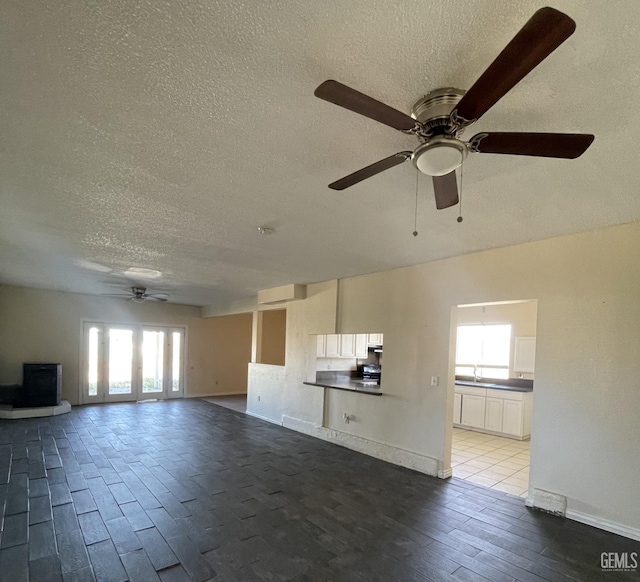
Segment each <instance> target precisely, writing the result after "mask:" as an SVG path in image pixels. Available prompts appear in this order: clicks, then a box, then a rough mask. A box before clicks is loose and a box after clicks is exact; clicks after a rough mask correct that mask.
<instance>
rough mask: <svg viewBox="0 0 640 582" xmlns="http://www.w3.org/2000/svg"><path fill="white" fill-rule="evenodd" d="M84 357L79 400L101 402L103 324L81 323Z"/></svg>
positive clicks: (85, 402)
mask: <svg viewBox="0 0 640 582" xmlns="http://www.w3.org/2000/svg"><path fill="white" fill-rule="evenodd" d="M83 337H84V343H83V345H84V359H83V367H82V382H81V383H80V390H81V394H80V402H81V403H82V404H88V403H90V402H102V392H103V389H102V386H103V373H102V372H103V367H104V349H103V348H104V345H103V344H104V325H103V324H101V323H94V322H85V323H84V325H83Z"/></svg>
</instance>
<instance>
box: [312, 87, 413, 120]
mask: <svg viewBox="0 0 640 582" xmlns="http://www.w3.org/2000/svg"><path fill="white" fill-rule="evenodd" d="M314 95H315V96H316V97H319V98H320V99H324V100H325V101H329V102H330V103H334V104H336V105H339V106H340V107H344V108H345V109H350V110H351V111H354V112H355V113H359V114H360V115H364V116H365V117H368V118H370V119H374V120H375V121H379V122H380V123H384V124H385V125H388V126H389V127H393V128H394V129H399V130H400V131H408V130H410V129H413V128H414V127H415V125H416V120H415V119H413V118H412V117H409V116H408V115H406V114H404V113H402V112H400V111H398V110H397V109H394V108H393V107H389V106H388V105H385V104H384V103H381V102H380V101H376V100H375V99H374V98H373V97H369V96H368V95H365V94H364V93H360V92H359V91H356V90H355V89H351V87H347V86H346V85H343V84H342V83H338V81H325V82H324V83H322V84H321V85H320V86H319V87H318V88H317V89H316V90H315V91H314Z"/></svg>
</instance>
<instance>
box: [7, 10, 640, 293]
mask: <svg viewBox="0 0 640 582" xmlns="http://www.w3.org/2000/svg"><path fill="white" fill-rule="evenodd" d="M542 5H543V3H541V2H534V1H526V0H523V1H519V2H513V1H511V0H504V1H499V0H484V1H480V0H476V1H471V0H468V1H465V2H460V1H459V0H448V1H445V0H419V1H418V0H416V1H404V0H403V1H389V0H384V1H382V0H381V1H372V0H345V1H340V2H318V1H317V0H275V1H270V2H257V1H255V0H254V1H248V2H239V1H233V2H231V1H229V2H212V1H211V0H197V1H196V0H163V1H160V0H147V1H141V0H75V1H73V0H49V1H45V0H30V1H28V2H25V1H24V0H15V1H12V0H0V9H1V10H0V13H1V14H2V18H1V19H0V204H1V208H0V282H2V283H8V284H16V285H26V286H34V287H44V288H50V289H62V290H77V291H82V292H87V293H104V292H114V290H117V289H118V286H119V287H120V288H123V287H127V286H130V285H131V284H133V283H145V284H146V286H147V287H149V288H150V290H152V291H166V292H168V293H169V294H170V295H171V300H172V301H174V302H180V303H192V304H199V305H203V304H211V303H217V302H226V301H229V300H231V299H235V298H241V297H244V296H248V295H252V294H255V293H256V292H257V291H258V290H259V289H263V288H268V287H273V286H277V285H282V284H286V283H308V282H313V281H319V280H325V279H331V278H336V277H344V276H348V275H355V274H360V273H366V272H372V271H378V270H383V269H388V268H392V267H398V266H402V265H408V264H414V263H419V262H425V261H429V260H433V259H438V258H442V257H447V256H453V255H459V254H463V253H468V252H471V251H476V250H481V249H487V248H492V247H498V246H505V245H510V244H515V243H520V242H525V241H530V240H536V239H542V238H547V237H552V236H557V235H562V234H566V233H572V232H578V231H584V230H589V229H594V228H598V227H603V226H608V225H613V224H618V223H623V222H630V221H635V220H640V196H638V183H639V175H640V171H639V169H638V164H637V153H636V151H637V148H636V134H637V128H638V126H639V122H640V115H639V111H640V109H639V108H638V107H637V95H638V94H639V93H640V59H638V55H639V54H640V34H638V22H640V2H637V0H627V1H624V0H618V1H616V2H614V3H604V2H584V1H581V0H576V1H562V0H558V1H557V2H555V3H554V6H555V7H556V8H558V9H560V10H562V11H564V12H566V13H567V14H569V15H570V16H572V17H573V18H574V19H575V20H576V22H577V31H576V33H575V34H574V35H573V36H572V37H571V38H570V39H569V40H568V41H567V42H566V43H565V44H564V45H562V46H561V47H560V48H559V49H558V50H557V51H556V52H555V53H554V54H553V55H551V57H549V58H548V59H547V60H546V61H545V62H544V63H543V64H542V65H540V66H539V67H538V68H537V69H536V70H535V71H534V72H533V73H532V74H531V75H529V76H528V77H527V78H526V79H525V80H524V81H523V82H522V83H520V84H519V85H518V86H517V87H516V88H515V89H514V90H513V91H511V92H510V93H509V94H508V95H507V96H506V97H505V98H504V99H503V100H502V101H500V102H499V103H498V104H497V105H496V106H495V107H494V108H493V109H492V110H491V111H490V112H489V113H488V114H487V115H486V116H485V117H483V118H482V120H481V122H479V123H478V124H476V126H474V127H473V128H471V129H469V130H468V131H467V134H468V135H469V136H470V135H473V134H474V133H477V132H478V131H481V130H486V129H492V130H496V131H499V130H502V131H507V130H513V131H567V132H585V133H594V134H595V135H596V141H595V143H594V145H593V146H592V147H591V148H590V149H589V150H588V152H587V153H586V154H585V155H584V156H583V157H582V158H580V159H578V160H575V161H560V160H548V159H534V158H526V157H515V156H513V157H511V156H492V155H484V156H483V155H472V156H470V157H469V158H468V160H467V162H466V163H465V167H464V181H463V202H464V204H463V210H464V216H465V220H464V222H463V223H462V224H458V223H457V222H456V217H457V212H458V209H457V208H454V209H450V210H446V211H440V212H437V211H436V209H435V205H434V202H433V196H432V191H431V185H430V181H429V180H428V179H426V177H423V179H422V180H421V183H420V188H421V190H420V203H419V217H418V230H419V231H420V234H419V236H418V237H416V238H414V237H413V236H411V232H412V231H413V212H414V205H415V198H414V195H415V190H414V189H415V178H416V176H415V171H414V170H413V169H412V167H411V166H410V165H409V164H405V165H403V166H400V167H398V168H395V169H393V170H390V171H388V172H386V173H385V174H381V175H379V176H377V177H375V178H372V179H370V180H368V181H366V182H364V183H362V184H360V185H358V186H356V187H354V188H352V189H350V190H347V191H345V192H342V193H341V192H334V191H332V190H329V189H328V188H327V187H326V185H327V184H328V183H329V182H331V181H333V180H335V179H337V178H340V177H342V176H344V175H345V174H348V173H350V172H351V171H354V170H356V169H358V168H360V167H362V166H365V165H367V164H369V163H372V162H374V161H376V160H378V159H380V158H383V157H385V156H387V155H389V154H392V153H394V152H396V151H399V150H404V149H412V148H413V146H414V145H416V142H415V141H414V138H412V137H410V136H405V135H403V134H401V133H397V132H394V131H393V130H391V129H389V128H387V127H385V126H382V125H379V124H377V123H375V122H373V121H370V120H368V119H365V118H361V117H359V116H357V115H356V114H353V113H351V112H349V111H345V110H341V109H340V108H338V107H336V106H333V105H331V104H328V103H326V102H323V101H320V100H319V99H316V98H314V97H313V90H314V88H315V87H316V86H317V85H318V84H319V83H320V82H322V81H323V80H325V79H328V78H333V79H338V80H340V81H342V82H343V83H346V84H349V85H351V86H353V87H355V88H357V89H359V90H361V91H363V92H366V93H369V94H370V95H372V96H374V97H376V98H378V99H380V100H382V101H385V102H387V103H389V104H390V105H392V106H394V107H397V108H398V109H401V110H404V111H407V112H408V111H409V110H410V107H411V105H412V103H413V102H414V101H416V100H417V99H418V98H419V97H420V96H421V95H423V94H425V93H427V92H428V91H430V90H432V89H434V88H436V87H441V86H455V87H460V88H463V89H466V88H468V87H469V86H471V84H472V83H473V82H474V80H475V79H476V78H477V77H478V76H479V74H480V73H481V72H482V71H483V70H484V69H485V68H486V67H487V66H488V65H489V63H490V62H491V61H492V59H493V58H494V57H495V56H496V55H497V53H498V52H499V51H500V50H501V49H502V48H503V46H504V45H505V44H506V43H507V42H508V41H509V40H510V39H511V37H512V36H513V35H514V34H515V33H516V32H517V31H518V30H519V28H520V27H521V26H522V25H523V24H524V22H525V21H526V20H527V19H528V18H529V17H530V16H531V15H532V14H533V12H534V11H535V10H536V9H537V8H539V7H541V6H542ZM258 225H269V226H271V227H273V228H275V229H276V231H277V233H276V234H275V235H273V236H271V237H264V236H261V235H259V234H258V233H257V230H256V227H257V226H258ZM132 267H136V268H148V269H154V270H157V271H160V272H161V273H162V276H160V277H158V278H156V279H142V278H140V277H138V278H136V276H134V277H127V276H125V275H124V274H123V273H124V271H126V270H127V269H130V268H132Z"/></svg>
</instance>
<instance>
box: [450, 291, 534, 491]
mask: <svg viewBox="0 0 640 582" xmlns="http://www.w3.org/2000/svg"><path fill="white" fill-rule="evenodd" d="M537 311H538V302H537V300H535V299H533V300H517V301H503V302H502V301H501V302H494V303H484V304H477V305H459V306H457V307H456V308H454V309H453V310H452V322H451V334H452V339H451V344H450V345H451V354H450V365H451V366H452V368H453V370H452V374H451V376H453V379H454V381H453V384H454V386H453V412H452V417H451V418H450V420H449V426H450V427H451V431H452V436H451V456H450V459H451V469H452V474H453V476H454V477H457V478H460V479H464V480H466V481H470V482H472V483H475V484H477V485H484V486H486V487H490V488H492V489H497V490H499V491H503V492H506V493H511V494H513V495H518V496H520V497H526V496H527V493H528V489H529V465H530V443H531V437H532V430H531V415H532V408H533V398H534V390H533V385H534V377H535V351H536V350H535V346H536V326H537Z"/></svg>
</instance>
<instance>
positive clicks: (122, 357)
mask: <svg viewBox="0 0 640 582" xmlns="http://www.w3.org/2000/svg"><path fill="white" fill-rule="evenodd" d="M134 335H135V334H134V330H133V329H132V328H125V327H111V326H109V327H108V331H107V354H106V356H107V358H106V369H107V381H106V387H107V393H106V395H105V400H109V401H115V400H134V399H135V397H136V394H135V390H134V373H133V366H134V340H135V338H134Z"/></svg>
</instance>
